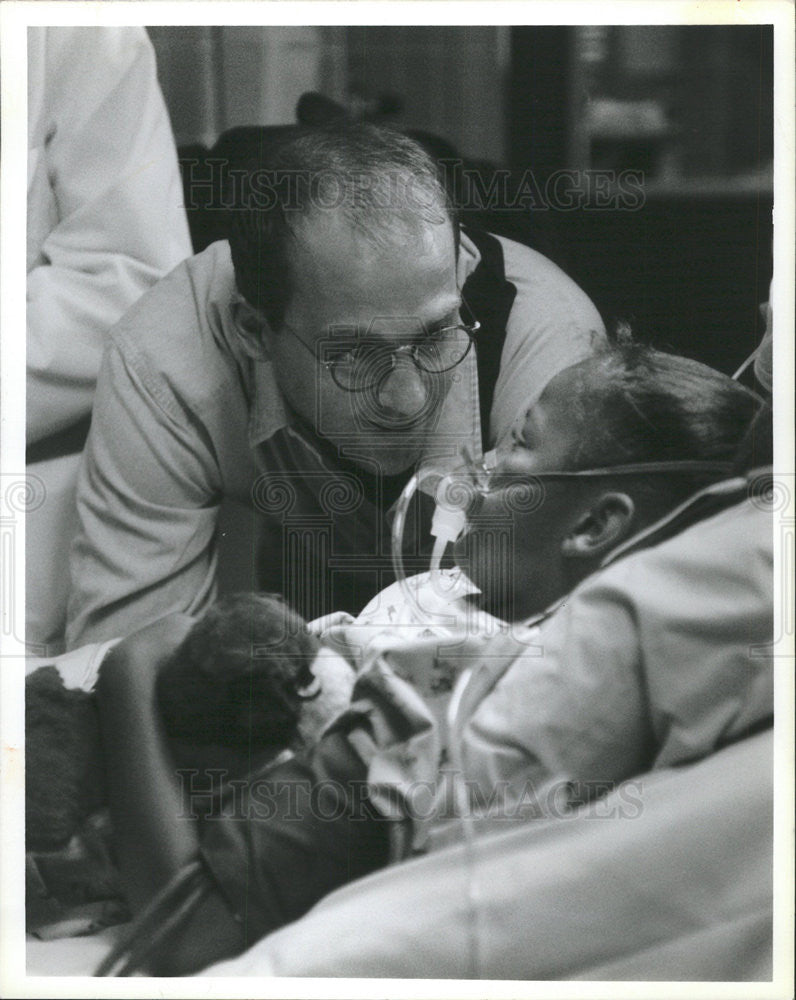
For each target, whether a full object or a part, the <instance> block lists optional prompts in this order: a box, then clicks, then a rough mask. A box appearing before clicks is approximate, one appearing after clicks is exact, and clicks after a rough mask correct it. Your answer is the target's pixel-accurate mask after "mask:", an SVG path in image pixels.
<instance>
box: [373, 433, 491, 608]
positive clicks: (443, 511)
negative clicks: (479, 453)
mask: <svg viewBox="0 0 796 1000" xmlns="http://www.w3.org/2000/svg"><path fill="white" fill-rule="evenodd" d="M426 482H429V484H430V485H431V484H434V483H435V484H436V485H434V489H433V496H434V501H435V509H434V515H433V517H432V520H431V534H432V535H433V537H434V546H433V549H432V554H431V563H430V570H431V582H432V586H434V587H435V589H438V592H442V593H443V595H444V588H442V586H441V577H440V566H441V564H442V559H443V557H444V555H445V549H446V548H447V547H448V545H449V544H451V543H453V542H455V541H457V539H458V538H459V537H460V536H461V535H462V532H464V531H465V529H466V527H467V511H468V510H469V509H470V507H471V505H472V503H473V500H474V498H475V496H476V495H477V494H480V493H483V492H484V491H485V490H486V489H487V483H488V470H487V466H486V463H485V461H484V460H483V459H482V460H481V461H479V462H476V461H475V460H474V459H473V458H472V457H471V456H470V454H469V452H468V451H467V450H466V449H465V450H464V451H463V452H462V464H461V465H459V466H458V467H457V468H456V469H454V470H453V471H452V472H450V473H448V474H444V475H443V474H442V473H441V472H440V471H439V470H428V471H426V472H420V473H415V475H413V476H412V478H411V479H410V480H409V482H408V483H407V484H406V486H405V487H404V488H403V490H402V492H401V495H400V497H399V498H398V501H397V503H396V505H395V518H394V520H393V525H392V564H393V570H394V572H395V577H396V580H397V581H398V584H399V586H400V588H401V592H402V594H403V596H404V598H405V599H406V600H407V601H408V602H409V604H410V605H411V606H412V608H413V609H414V610H415V611H416V612H417V613H418V614H419V615H420V616H421V619H422V618H423V617H428V610H427V609H424V608H422V607H421V606H420V605H419V604H418V601H417V595H416V594H415V592H414V589H413V588H412V587H410V585H409V584H408V583H407V580H406V572H405V570H404V562H403V536H404V529H405V527H406V518H407V513H408V510H409V504H410V503H411V500H412V497H413V496H414V494H415V492H416V491H417V489H418V487H419V486H420V484H421V483H426ZM428 492H431V490H429V491H428Z"/></svg>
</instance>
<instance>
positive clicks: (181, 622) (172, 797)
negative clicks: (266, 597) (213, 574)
mask: <svg viewBox="0 0 796 1000" xmlns="http://www.w3.org/2000/svg"><path fill="white" fill-rule="evenodd" d="M192 624H193V622H192V619H190V618H189V617H188V616H186V615H170V616H168V617H167V618H163V619H161V620H160V621H158V622H155V623H154V624H152V625H148V626H147V627H146V628H144V629H141V630H140V631H138V632H136V633H134V634H133V635H132V636H130V637H129V638H127V639H125V640H124V641H123V642H122V643H120V644H119V645H118V646H116V647H115V648H114V649H113V650H112V651H111V653H110V654H109V655H108V656H107V657H106V659H105V661H104V662H103V664H102V668H101V670H100V677H99V681H98V683H97V688H96V693H97V700H98V705H99V712H100V722H101V726H102V735H103V744H104V750H105V755H106V768H107V775H108V788H109V804H110V807H111V815H112V818H113V826H114V831H115V834H114V836H115V841H116V849H117V853H118V861H119V864H120V867H121V871H122V880H123V885H124V888H125V890H126V892H127V898H128V900H129V902H130V905H131V907H132V908H133V910H134V912H137V911H139V910H140V909H141V908H142V907H143V906H145V905H146V903H148V902H149V900H150V899H151V898H152V897H153V896H154V895H155V893H157V892H158V890H159V889H161V888H162V887H163V886H164V885H165V884H166V883H167V882H168V881H169V880H170V879H171V878H172V877H173V876H174V875H175V874H176V873H177V872H178V871H179V870H180V869H181V868H182V867H183V866H184V865H185V864H186V863H188V862H189V861H192V860H195V859H196V858H197V856H198V852H199V837H198V830H197V823H196V822H195V821H194V820H192V819H190V818H188V817H187V816H184V815H183V802H182V796H181V792H180V787H179V784H178V782H177V780H176V775H175V772H174V763H173V761H172V759H171V755H170V752H169V748H168V744H167V741H166V736H165V733H164V731H163V726H162V723H161V720H160V717H159V714H158V711H157V706H156V699H155V680H156V678H157V674H158V670H159V669H160V667H161V666H162V665H163V663H164V662H165V661H166V660H167V659H168V657H169V656H170V655H171V654H172V653H173V652H174V650H175V649H176V648H177V646H178V645H179V644H180V642H181V641H182V640H183V639H184V638H185V635H186V634H187V632H188V630H189V628H190V627H191V625H192ZM207 878H208V882H211V880H210V877H209V876H207ZM165 943H167V944H168V949H164V950H162V952H161V954H157V953H156V954H154V955H152V956H151V959H152V965H153V968H152V969H151V971H153V972H155V973H161V974H167V975H168V974H177V973H181V972H188V971H192V970H193V969H196V968H199V967H201V966H202V965H205V964H208V963H209V962H212V961H216V960H219V959H221V958H225V957H227V956H229V955H233V954H236V953H237V952H238V951H240V950H241V948H242V946H243V944H244V939H243V935H242V933H241V930H240V926H239V924H238V923H236V921H235V920H234V919H233V917H232V914H231V912H230V910H229V908H228V906H227V904H226V902H225V901H224V899H223V898H222V896H221V895H220V894H219V893H218V892H217V891H216V890H215V886H214V884H212V885H211V887H210V892H209V893H208V894H207V895H206V896H205V899H204V901H203V902H202V904H201V906H200V908H199V909H198V910H197V912H196V913H195V914H194V916H193V918H192V919H191V920H190V922H189V923H188V924H187V925H184V926H183V927H182V928H181V929H180V934H179V935H177V936H176V937H175V936H173V935H172V936H171V937H170V938H169V940H168V942H164V944H165ZM197 956H201V957H199V958H197Z"/></svg>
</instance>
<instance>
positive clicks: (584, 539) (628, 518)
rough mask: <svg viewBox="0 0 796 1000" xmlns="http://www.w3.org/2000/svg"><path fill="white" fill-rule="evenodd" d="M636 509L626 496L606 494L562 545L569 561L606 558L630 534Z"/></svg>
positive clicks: (624, 494)
mask: <svg viewBox="0 0 796 1000" xmlns="http://www.w3.org/2000/svg"><path fill="white" fill-rule="evenodd" d="M635 512H636V506H635V504H634V503H633V500H632V499H631V498H630V497H629V496H628V495H627V493H603V494H602V495H601V496H599V497H597V499H596V500H595V501H594V502H593V503H592V505H591V507H590V509H589V511H588V513H586V514H584V515H583V516H582V517H581V518H580V520H579V521H578V522H577V524H576V525H575V527H574V528H573V529H572V531H571V532H570V533H569V535H567V537H566V538H565V539H564V541H563V542H562V543H561V552H562V554H563V555H565V556H569V557H570V558H580V559H584V558H586V559H593V558H594V557H598V556H604V555H606V554H607V553H608V552H610V551H611V549H613V548H615V547H616V546H617V545H618V544H619V543H620V542H621V541H623V540H624V539H625V538H627V536H628V535H629V534H630V530H631V525H632V522H633V516H634V515H635Z"/></svg>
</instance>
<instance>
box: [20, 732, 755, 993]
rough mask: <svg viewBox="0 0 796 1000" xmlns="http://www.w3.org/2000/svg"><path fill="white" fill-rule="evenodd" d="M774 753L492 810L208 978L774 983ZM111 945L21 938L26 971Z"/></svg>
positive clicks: (84, 968)
mask: <svg viewBox="0 0 796 1000" xmlns="http://www.w3.org/2000/svg"><path fill="white" fill-rule="evenodd" d="M772 761H773V734H772V731H771V730H768V731H765V732H762V733H759V734H757V735H755V736H751V737H748V738H746V739H744V740H742V741H739V742H736V743H734V744H732V745H730V746H727V747H725V748H724V749H722V750H720V751H719V752H717V753H715V754H713V755H712V756H710V757H708V758H707V759H705V760H702V761H700V762H698V763H695V764H692V765H687V766H682V767H679V768H672V769H666V770H661V771H656V772H653V773H651V774H647V775H643V776H641V777H639V778H636V779H633V780H631V781H628V782H624V783H623V784H622V785H620V786H619V787H618V788H617V789H616V790H615V791H614V792H613V793H611V794H610V795H609V796H607V797H605V798H604V799H601V800H599V801H598V802H596V803H594V804H592V805H591V806H590V807H588V808H586V809H585V810H582V811H580V812H579V813H577V814H575V815H567V816H562V817H561V818H557V819H553V820H544V821H542V820H538V821H529V822H525V823H522V824H521V825H518V824H516V823H513V824H511V825H510V826H508V828H507V829H505V830H501V829H500V828H499V827H500V821H496V825H497V829H495V828H494V827H493V828H492V829H491V830H490V832H489V833H488V834H485V835H479V836H478V837H477V839H476V841H475V845H474V848H472V849H471V848H468V847H467V845H465V844H455V845H453V846H449V847H446V848H444V849H442V850H439V851H437V852H433V853H431V854H429V855H428V856H425V857H423V858H420V859H418V860H413V861H409V862H404V863H402V864H399V865H396V866H393V867H390V868H387V869H385V870H382V871H380V872H378V873H377V874H374V875H372V876H369V877H367V878H365V879H362V880H360V881H358V882H355V883H352V884H350V885H348V886H346V887H345V888H343V889H341V890H338V891H337V892H334V893H332V894H331V895H330V896H328V897H326V899H324V900H323V901H321V902H320V903H319V904H318V905H316V906H315V907H314V908H313V909H312V910H311V911H310V912H309V913H308V914H307V915H306V916H305V917H303V918H302V919H300V920H298V921H297V922H295V923H293V924H291V925H289V926H287V927H285V928H283V929H281V930H279V931H277V932H276V933H274V934H271V935H269V936H267V937H266V938H264V939H263V940H261V941H260V942H258V943H257V944H256V945H254V946H253V947H252V948H250V949H249V950H248V951H247V952H246V953H244V954H243V955H241V956H239V957H238V958H236V959H234V960H232V961H226V962H222V963H219V964H218V965H215V966H213V967H211V968H209V969H207V970H205V971H204V972H203V973H201V976H202V977H217V976H247V977H252V976H256V977H263V976H268V977H271V976H291V977H293V976H302V977H307V976H312V977H358V978H359V977H366V978H370V977H390V978H415V977H422V978H433V979H447V978H453V979H470V978H481V979H488V980H489V979H491V980H597V981H606V980H608V981H613V980H633V981H656V980H664V981H666V980H679V981H692V980H693V981H766V980H770V979H771V976H772V895H773V888H772V886H773V882H772V878H773V875H772V811H773V767H772ZM506 822H507V823H508V821H506ZM114 939H115V935H114V932H113V931H106V932H104V935H101V936H98V937H91V938H75V939H68V940H59V941H52V942H40V941H29V942H28V945H27V972H28V975H29V976H39V975H52V974H59V975H91V974H92V973H93V971H94V969H95V968H96V965H97V963H98V962H99V961H100V959H101V958H102V957H103V955H104V954H105V952H106V951H107V950H108V949H109V947H110V945H111V943H112V942H113V940H114ZM267 990H268V986H267V985H263V987H262V992H267Z"/></svg>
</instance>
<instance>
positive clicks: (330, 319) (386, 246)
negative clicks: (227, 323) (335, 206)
mask: <svg viewBox="0 0 796 1000" xmlns="http://www.w3.org/2000/svg"><path fill="white" fill-rule="evenodd" d="M328 214H329V215H330V216H331V215H332V214H334V213H328ZM323 218H324V217H321V218H319V220H317V224H316V225H314V226H310V224H309V223H307V224H305V225H304V226H303V228H302V230H301V231H300V232H297V234H296V236H297V238H296V240H295V242H294V246H293V250H294V252H293V254H292V257H293V261H292V268H291V270H292V286H293V287H292V296H291V308H290V309H289V311H290V312H291V313H294V314H295V313H301V314H302V321H303V322H306V323H310V322H311V324H312V325H313V326H315V327H317V326H319V325H323V326H327V325H329V324H330V323H331V324H335V323H336V324H345V323H349V324H351V325H352V326H355V327H360V326H361V325H362V324H363V323H364V325H365V326H368V325H369V324H370V323H371V322H372V321H373V320H374V319H375V318H376V317H385V316H392V317H408V318H413V319H417V320H420V321H421V322H422V323H424V324H429V323H436V322H438V321H441V320H443V319H445V318H446V317H448V316H450V315H451V314H452V313H454V312H455V310H456V309H457V308H458V306H459V302H460V298H459V291H458V287H457V283H456V261H455V252H454V241H453V234H452V230H451V228H450V227H449V226H448V227H443V226H439V227H438V226H432V227H430V228H429V227H426V230H427V231H424V232H423V233H422V234H415V238H413V239H411V240H409V241H407V239H404V240H403V241H399V240H397V239H393V240H390V241H387V242H385V243H383V244H381V243H379V244H374V242H373V241H372V240H371V239H370V238H369V237H368V236H367V235H365V234H362V233H357V232H352V231H351V227H350V225H348V224H346V223H344V222H341V221H340V220H339V219H338V220H337V221H336V222H334V223H329V222H328V220H327V221H321V219H323ZM298 318H299V317H298V316H296V319H298Z"/></svg>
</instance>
